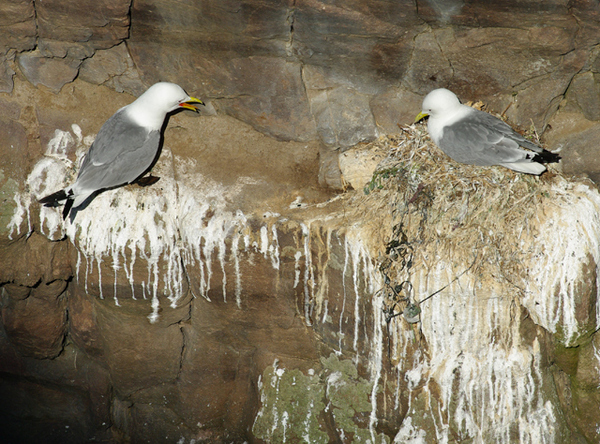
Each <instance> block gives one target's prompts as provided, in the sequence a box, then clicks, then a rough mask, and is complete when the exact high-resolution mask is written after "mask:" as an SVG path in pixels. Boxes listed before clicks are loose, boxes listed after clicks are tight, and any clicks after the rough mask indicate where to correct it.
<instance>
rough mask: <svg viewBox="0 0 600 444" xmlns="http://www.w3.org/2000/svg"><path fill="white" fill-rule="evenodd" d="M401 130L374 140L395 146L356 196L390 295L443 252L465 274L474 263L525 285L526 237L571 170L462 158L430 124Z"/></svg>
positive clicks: (487, 273) (484, 273)
mask: <svg viewBox="0 0 600 444" xmlns="http://www.w3.org/2000/svg"><path fill="white" fill-rule="evenodd" d="M401 130H402V131H401V133H399V134H397V135H392V136H383V137H381V138H379V139H378V140H376V141H375V142H373V143H372V145H373V148H380V149H381V148H383V149H385V150H387V151H388V153H389V154H388V156H387V158H385V159H384V160H383V161H382V162H381V163H380V164H379V165H378V167H377V169H376V170H375V172H374V174H373V178H372V180H371V182H370V183H369V184H367V186H366V187H365V189H364V193H357V195H356V196H355V198H354V202H355V204H356V205H355V208H356V209H357V211H358V212H360V213H361V214H362V217H361V219H362V220H365V221H366V222H365V228H366V229H367V230H368V231H370V232H371V240H372V246H373V248H374V249H375V250H376V253H377V254H378V256H379V259H378V260H379V267H380V270H381V271H382V273H384V280H385V281H386V284H387V287H388V295H389V297H390V298H392V299H395V300H397V299H399V298H400V299H401V298H402V295H400V294H399V292H402V291H403V290H404V289H403V288H401V287H402V285H403V284H402V283H403V282H404V283H405V284H404V285H406V282H409V279H410V269H411V267H413V266H415V265H419V266H421V267H426V268H430V267H432V266H434V265H435V261H439V260H441V259H440V258H446V260H447V259H448V258H452V262H453V263H451V264H447V266H449V267H451V268H452V270H453V271H454V272H455V273H456V275H457V276H458V274H460V271H459V270H467V269H469V270H470V272H471V273H477V274H478V276H480V277H482V278H483V277H485V279H490V278H492V279H495V280H496V281H499V282H501V283H503V284H506V283H507V282H508V283H510V284H512V285H513V286H515V288H518V287H519V286H520V285H522V282H523V279H526V269H525V267H524V266H523V265H522V257H523V256H522V255H523V254H524V253H525V252H523V251H521V250H520V246H519V244H520V242H519V240H520V239H522V238H523V237H525V238H530V237H532V236H535V234H536V226H535V225H534V224H533V223H532V222H531V221H533V220H535V215H536V214H537V212H538V211H539V210H540V206H541V205H540V204H541V202H542V199H543V198H544V196H548V195H549V194H550V193H551V188H552V184H553V183H554V182H555V181H559V180H564V178H562V177H561V176H560V175H557V174H556V173H555V172H553V171H552V170H551V169H552V168H553V167H552V166H550V171H548V172H546V173H544V174H543V175H542V176H540V177H537V176H531V175H527V174H519V173H516V172H513V171H511V170H509V169H507V168H504V167H481V166H471V165H463V164H459V163H457V162H454V161H453V160H452V159H450V158H449V157H448V156H446V155H445V154H444V153H443V152H442V151H440V150H439V149H438V148H437V147H436V146H435V145H434V144H433V143H432V142H431V141H430V139H429V136H428V135H427V132H426V129H425V126H424V125H422V124H420V125H412V126H410V127H406V128H401ZM396 302H397V301H396ZM408 302H410V301H406V303H408ZM404 308H405V307H404Z"/></svg>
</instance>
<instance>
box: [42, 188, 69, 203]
mask: <svg viewBox="0 0 600 444" xmlns="http://www.w3.org/2000/svg"><path fill="white" fill-rule="evenodd" d="M67 197H68V196H67V193H66V192H65V190H60V191H57V192H56V193H52V194H50V195H48V196H46V197H43V198H41V199H40V200H38V202H39V203H41V204H42V205H44V206H45V207H58V206H60V203H61V202H62V201H63V200H66V199H67Z"/></svg>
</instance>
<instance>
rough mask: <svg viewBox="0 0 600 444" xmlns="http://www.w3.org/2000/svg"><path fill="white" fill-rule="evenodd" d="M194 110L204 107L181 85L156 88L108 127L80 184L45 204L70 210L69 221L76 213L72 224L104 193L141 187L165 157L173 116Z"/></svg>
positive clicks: (92, 149)
mask: <svg viewBox="0 0 600 444" xmlns="http://www.w3.org/2000/svg"><path fill="white" fill-rule="evenodd" d="M192 104H201V105H203V103H202V101H201V100H199V99H196V98H194V97H190V96H189V95H188V94H187V93H186V92H185V91H184V90H183V88H181V87H180V86H179V85H176V84H174V83H168V82H160V83H156V84H154V85H152V86H151V87H150V88H148V89H147V90H146V92H144V94H142V95H141V96H140V97H139V98H138V99H137V100H135V101H134V102H132V103H130V104H129V105H127V106H124V107H123V108H121V109H119V110H118V111H117V112H116V113H115V114H113V115H112V117H111V118H110V119H108V120H107V121H106V122H105V123H104V125H102V128H100V131H99V132H98V135H97V136H96V140H94V143H93V144H92V146H91V147H90V149H89V151H88V152H87V153H86V155H85V156H84V158H83V161H82V162H81V168H80V170H79V174H78V175H77V180H75V182H74V183H73V184H72V185H69V186H68V187H66V188H65V189H63V190H60V191H57V192H56V193H53V194H50V195H49V196H46V197H44V198H43V199H40V201H39V202H40V203H42V204H44V205H45V206H47V207H57V206H59V205H62V204H64V209H63V219H66V218H67V215H68V214H69V212H71V222H72V221H73V219H74V218H75V215H76V213H77V211H78V210H79V209H82V208H80V207H82V206H83V207H84V206H85V205H87V204H88V203H89V202H90V201H91V200H92V199H93V198H94V197H95V196H96V195H97V194H98V193H100V192H102V191H104V190H107V189H110V188H116V187H119V186H122V185H126V184H129V183H132V182H135V181H136V180H137V179H139V178H140V177H141V176H143V175H144V174H145V173H146V172H148V171H149V170H150V168H151V167H152V166H153V164H154V162H155V160H156V159H157V157H158V155H159V154H160V146H161V138H162V135H161V130H162V127H163V124H164V122H165V119H166V117H167V114H169V113H171V112H173V111H176V110H178V109H183V108H185V109H190V110H193V111H196V112H197V111H198V109H197V108H196V107H195V106H193V105H192Z"/></svg>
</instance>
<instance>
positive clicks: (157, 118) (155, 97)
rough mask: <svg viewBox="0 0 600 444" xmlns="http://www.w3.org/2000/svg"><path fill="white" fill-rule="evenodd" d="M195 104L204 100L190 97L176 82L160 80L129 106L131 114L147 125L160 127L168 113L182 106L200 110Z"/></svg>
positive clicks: (136, 119)
mask: <svg viewBox="0 0 600 444" xmlns="http://www.w3.org/2000/svg"><path fill="white" fill-rule="evenodd" d="M193 104H200V105H204V103H203V102H202V100H200V99H196V98H195V97H190V96H189V95H188V94H187V93H186V92H185V91H184V90H183V88H182V87H181V86H179V85H176V84H175V83H169V82H159V83H155V84H154V85H152V86H151V87H150V88H148V89H147V90H146V92H144V94H142V95H141V96H140V97H138V99H137V100H136V101H135V102H133V103H131V104H129V105H128V106H127V109H128V114H129V116H130V117H131V118H132V119H134V120H135V121H137V122H138V123H139V124H141V125H143V126H145V127H151V128H153V129H159V128H160V127H161V126H162V124H163V122H164V120H165V117H166V115H167V114H168V113H170V112H172V111H175V110H177V109H180V108H185V109H191V110H193V111H196V112H197V111H198V109H197V108H196V107H195V106H193Z"/></svg>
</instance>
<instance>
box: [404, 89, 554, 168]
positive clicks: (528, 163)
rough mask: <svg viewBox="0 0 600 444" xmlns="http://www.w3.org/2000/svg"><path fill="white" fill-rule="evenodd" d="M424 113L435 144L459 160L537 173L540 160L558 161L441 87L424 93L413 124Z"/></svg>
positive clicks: (497, 120) (421, 117) (543, 161)
mask: <svg viewBox="0 0 600 444" xmlns="http://www.w3.org/2000/svg"><path fill="white" fill-rule="evenodd" d="M427 116H429V121H428V122H427V130H428V132H429V135H430V136H431V138H432V139H433V141H434V142H435V144H436V145H437V146H438V147H439V148H440V149H441V150H442V151H443V152H444V153H446V154H447V155H448V156H450V157H451V158H452V159H454V160H456V161H457V162H460V163H465V164H468V165H483V166H487V165H501V166H504V167H506V168H509V169H511V170H514V171H517V172H519V173H527V174H534V175H540V174H542V173H543V172H544V171H546V167H545V166H544V165H543V164H544V163H552V162H558V161H559V160H560V156H559V155H558V154H555V153H551V152H550V151H547V150H545V149H543V148H541V147H539V146H537V145H536V144H534V143H532V142H530V141H529V140H527V139H525V138H524V137H523V136H521V135H520V134H519V133H517V132H516V131H514V130H513V129H512V128H511V127H510V126H509V125H507V124H506V123H504V122H503V121H502V120H500V119H498V118H496V117H494V116H492V115H491V114H488V113H486V112H483V111H479V110H476V109H474V108H471V107H470V106H466V105H463V104H461V103H460V101H459V100H458V97H456V95H455V94H454V93H453V92H452V91H449V90H447V89H445V88H439V89H435V90H433V91H431V92H430V93H429V94H427V95H426V96H425V99H424V100H423V109H422V111H421V113H419V115H418V116H417V117H416V118H415V123H416V122H418V121H420V120H421V119H423V118H424V117H427ZM521 147H523V148H527V149H523V148H521Z"/></svg>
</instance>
